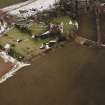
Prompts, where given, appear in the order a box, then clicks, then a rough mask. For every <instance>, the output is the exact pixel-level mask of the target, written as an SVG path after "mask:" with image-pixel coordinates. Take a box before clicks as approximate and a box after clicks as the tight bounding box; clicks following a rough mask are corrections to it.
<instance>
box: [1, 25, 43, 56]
mask: <svg viewBox="0 0 105 105" xmlns="http://www.w3.org/2000/svg"><path fill="white" fill-rule="evenodd" d="M31 28H32V32H33V33H34V34H39V33H43V32H44V27H42V25H40V24H39V25H38V24H34V25H32V26H31ZM17 39H21V40H22V41H21V42H20V43H17V41H16V40H17ZM6 43H9V44H11V45H14V46H13V47H12V49H13V50H15V51H16V52H17V53H19V54H21V55H22V56H24V57H27V55H29V56H33V55H36V54H38V53H39V52H40V49H39V47H40V45H41V43H42V41H41V40H37V41H35V40H33V39H32V38H31V36H30V35H28V34H27V33H21V32H20V31H19V30H18V29H17V28H14V29H12V30H11V31H9V32H8V33H7V35H5V36H3V37H1V38H0V45H2V46H5V44H6Z"/></svg>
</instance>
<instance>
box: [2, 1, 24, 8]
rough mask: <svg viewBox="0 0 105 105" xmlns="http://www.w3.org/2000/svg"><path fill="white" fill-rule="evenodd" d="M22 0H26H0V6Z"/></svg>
mask: <svg viewBox="0 0 105 105" xmlns="http://www.w3.org/2000/svg"><path fill="white" fill-rule="evenodd" d="M23 1H26V0H0V8H2V7H5V6H8V5H12V4H15V3H19V2H23Z"/></svg>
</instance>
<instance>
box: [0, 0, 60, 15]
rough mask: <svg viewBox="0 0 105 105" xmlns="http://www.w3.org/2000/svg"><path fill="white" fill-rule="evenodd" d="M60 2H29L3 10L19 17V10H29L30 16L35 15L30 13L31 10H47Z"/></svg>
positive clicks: (45, 0)
mask: <svg viewBox="0 0 105 105" xmlns="http://www.w3.org/2000/svg"><path fill="white" fill-rule="evenodd" d="M58 1H59V0H33V1H32V0H29V1H26V2H24V3H19V4H16V5H12V6H8V7H6V8H3V9H2V10H3V11H9V13H10V14H13V15H18V14H20V12H19V10H23V11H24V10H27V11H28V12H29V13H27V14H28V15H31V14H33V12H34V13H35V11H33V12H32V11H30V10H31V9H37V10H38V11H43V10H47V9H50V8H53V7H54V4H55V3H56V2H58Z"/></svg>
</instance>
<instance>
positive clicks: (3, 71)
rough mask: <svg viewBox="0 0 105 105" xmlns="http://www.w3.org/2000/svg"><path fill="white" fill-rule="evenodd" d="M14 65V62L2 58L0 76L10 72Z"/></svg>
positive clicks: (0, 60)
mask: <svg viewBox="0 0 105 105" xmlns="http://www.w3.org/2000/svg"><path fill="white" fill-rule="evenodd" d="M13 66H14V65H13V64H12V63H10V62H4V60H3V59H1V58H0V77H2V76H3V75H4V74H6V73H7V72H9V71H10V70H11V69H12V67H13Z"/></svg>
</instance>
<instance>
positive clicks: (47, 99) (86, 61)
mask: <svg viewBox="0 0 105 105" xmlns="http://www.w3.org/2000/svg"><path fill="white" fill-rule="evenodd" d="M0 93H1V94H0V98H1V101H0V103H1V104H5V105H11V104H12V103H14V104H15V105H33V104H35V105H104V104H105V49H93V48H87V47H81V46H79V45H77V44H75V43H69V44H68V45H65V46H64V47H63V48H59V49H56V50H55V51H54V52H51V53H49V54H47V55H46V56H43V57H41V58H39V59H37V60H35V61H34V62H33V64H32V65H31V66H29V67H27V68H24V69H22V70H20V71H18V72H17V73H16V75H15V76H13V77H12V78H10V79H9V80H8V81H6V82H4V83H3V84H1V85H0Z"/></svg>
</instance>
